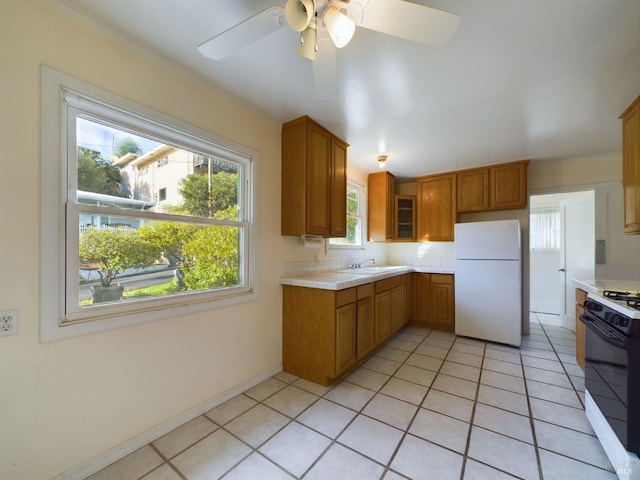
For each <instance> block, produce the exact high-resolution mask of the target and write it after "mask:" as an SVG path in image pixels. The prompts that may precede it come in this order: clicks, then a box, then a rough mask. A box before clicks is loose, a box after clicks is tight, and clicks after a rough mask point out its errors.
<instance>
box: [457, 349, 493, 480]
mask: <svg viewBox="0 0 640 480" xmlns="http://www.w3.org/2000/svg"><path fill="white" fill-rule="evenodd" d="M486 351H487V345H486V343H485V346H484V350H483V355H482V360H481V362H480V376H479V377H478V383H477V385H476V393H475V396H474V399H473V405H472V407H471V415H470V416H469V428H468V429H467V438H466V441H465V445H464V453H463V455H462V469H461V470H460V480H463V479H464V472H465V470H466V468H467V461H468V460H469V447H470V446H471V432H472V430H473V421H474V420H475V416H476V408H477V407H478V399H479V396H480V385H481V383H480V380H481V378H482V370H483V368H482V367H483V365H484V361H485V355H486Z"/></svg>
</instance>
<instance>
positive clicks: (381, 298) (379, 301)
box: [374, 291, 391, 345]
mask: <svg viewBox="0 0 640 480" xmlns="http://www.w3.org/2000/svg"><path fill="white" fill-rule="evenodd" d="M374 316H375V343H376V345H379V344H381V343H382V342H384V341H385V340H386V339H387V338H389V333H391V292H390V291H386V292H381V293H377V294H376V301H375V307H374Z"/></svg>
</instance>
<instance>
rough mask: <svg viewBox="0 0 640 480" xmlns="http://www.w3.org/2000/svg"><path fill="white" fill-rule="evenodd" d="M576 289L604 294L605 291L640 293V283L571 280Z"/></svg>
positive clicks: (630, 281) (629, 281) (631, 281)
mask: <svg viewBox="0 0 640 480" xmlns="http://www.w3.org/2000/svg"><path fill="white" fill-rule="evenodd" d="M571 281H572V282H573V284H574V286H575V287H576V288H580V289H582V290H584V291H585V292H587V293H595V294H602V292H604V291H605V290H617V291H622V292H631V293H636V292H640V281H633V280H593V279H592V280H579V279H576V278H573V279H572V280H571Z"/></svg>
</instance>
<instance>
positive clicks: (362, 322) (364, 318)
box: [356, 283, 376, 359]
mask: <svg viewBox="0 0 640 480" xmlns="http://www.w3.org/2000/svg"><path fill="white" fill-rule="evenodd" d="M373 292H374V289H373V283H368V284H366V285H361V286H359V287H358V288H357V297H358V303H357V307H356V308H357V310H356V357H357V358H358V359H360V358H363V357H364V356H365V355H367V354H368V353H369V352H371V351H372V350H373V349H374V348H375V346H376V339H375V326H374V315H373Z"/></svg>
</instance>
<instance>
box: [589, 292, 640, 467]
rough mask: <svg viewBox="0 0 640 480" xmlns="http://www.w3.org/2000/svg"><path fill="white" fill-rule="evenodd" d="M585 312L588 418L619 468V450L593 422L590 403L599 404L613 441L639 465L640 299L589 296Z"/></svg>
mask: <svg viewBox="0 0 640 480" xmlns="http://www.w3.org/2000/svg"><path fill="white" fill-rule="evenodd" d="M584 307H585V313H584V314H582V315H580V321H581V322H582V323H584V325H585V386H586V391H587V397H588V400H587V417H589V420H590V421H591V423H592V426H594V430H596V433H597V434H598V438H600V441H601V443H602V445H603V447H604V449H605V451H606V452H607V455H609V458H610V459H611V460H612V463H613V464H614V467H615V466H616V465H615V463H616V462H614V461H613V458H612V454H611V453H610V449H611V448H613V447H612V446H610V445H605V441H604V440H603V438H604V437H605V436H604V435H603V436H601V432H600V431H598V428H597V427H596V425H595V424H594V422H593V420H592V418H591V417H590V412H589V410H590V407H589V405H590V403H589V402H590V401H592V402H593V409H594V410H596V409H597V411H598V412H599V413H600V414H601V415H602V417H603V418H604V419H605V424H608V427H609V428H610V431H611V432H612V433H611V434H610V435H609V437H610V438H613V439H614V440H615V439H616V438H617V441H618V442H619V443H618V445H621V448H622V451H623V452H624V451H625V450H626V452H627V453H629V452H630V454H631V457H629V458H633V460H634V461H637V459H638V454H640V408H638V406H639V405H640V295H638V294H637V293H631V292H624V291H622V292H621V291H609V290H607V291H604V292H602V293H600V292H598V293H589V294H588V295H587V300H586V301H585V303H584ZM608 443H616V442H615V441H613V442H612V441H608ZM611 451H613V450H611ZM613 456H616V455H613ZM619 458H622V457H619ZM625 458H626V457H625ZM636 474H638V471H636ZM633 478H636V477H633Z"/></svg>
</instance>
